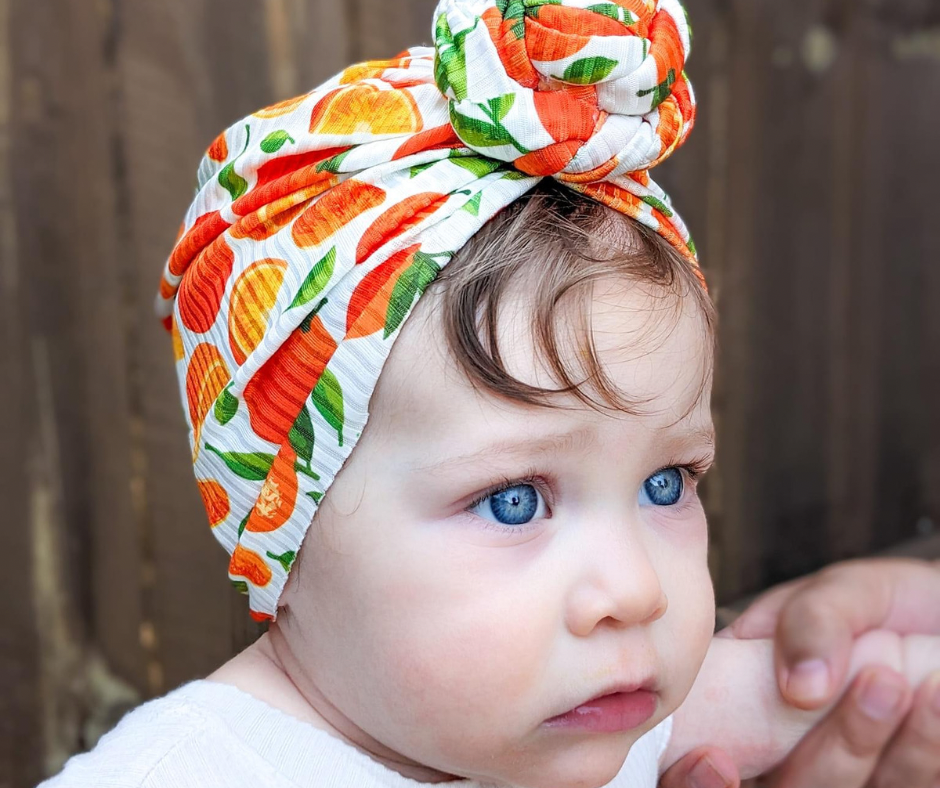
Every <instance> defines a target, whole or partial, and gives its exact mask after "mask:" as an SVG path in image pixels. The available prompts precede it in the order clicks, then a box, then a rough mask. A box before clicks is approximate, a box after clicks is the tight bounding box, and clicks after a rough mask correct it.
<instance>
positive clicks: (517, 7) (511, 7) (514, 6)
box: [503, 0, 531, 41]
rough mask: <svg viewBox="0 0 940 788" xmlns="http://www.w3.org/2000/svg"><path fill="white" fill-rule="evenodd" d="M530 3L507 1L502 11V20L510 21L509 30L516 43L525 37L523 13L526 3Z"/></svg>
mask: <svg viewBox="0 0 940 788" xmlns="http://www.w3.org/2000/svg"><path fill="white" fill-rule="evenodd" d="M530 1H531V0H509V2H508V3H506V7H505V9H504V10H503V19H509V20H512V27H510V28H509V30H510V32H511V33H512V34H513V36H514V37H515V38H516V40H517V41H521V40H522V39H523V38H524V37H525V11H526V5H527V2H530Z"/></svg>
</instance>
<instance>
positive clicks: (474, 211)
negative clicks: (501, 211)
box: [461, 192, 483, 216]
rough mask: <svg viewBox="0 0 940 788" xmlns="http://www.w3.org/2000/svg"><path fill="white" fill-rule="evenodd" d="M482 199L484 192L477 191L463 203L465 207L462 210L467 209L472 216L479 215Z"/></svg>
mask: <svg viewBox="0 0 940 788" xmlns="http://www.w3.org/2000/svg"><path fill="white" fill-rule="evenodd" d="M482 199H483V192H477V193H476V194H474V195H473V197H471V198H470V199H469V200H467V201H466V202H465V203H464V204H463V208H462V209H461V210H464V211H466V212H467V213H469V214H470V215H471V216H479V215H480V200H482Z"/></svg>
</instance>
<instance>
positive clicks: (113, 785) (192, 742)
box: [40, 681, 672, 788]
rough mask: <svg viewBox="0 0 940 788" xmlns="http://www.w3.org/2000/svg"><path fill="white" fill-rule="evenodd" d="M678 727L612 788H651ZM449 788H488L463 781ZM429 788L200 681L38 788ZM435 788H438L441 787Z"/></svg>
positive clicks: (665, 726) (631, 760) (658, 735)
mask: <svg viewBox="0 0 940 788" xmlns="http://www.w3.org/2000/svg"><path fill="white" fill-rule="evenodd" d="M671 731H672V718H671V717H669V718H667V719H666V720H665V721H664V722H663V723H662V724H660V725H659V726H658V727H657V728H655V729H654V730H652V731H650V733H648V734H647V735H646V736H644V737H643V738H642V739H640V740H639V741H638V742H637V743H636V744H635V745H634V746H633V748H632V749H631V751H630V755H629V757H628V758H627V761H626V763H624V766H623V769H621V771H620V774H619V775H618V776H617V778H616V779H615V780H614V781H613V782H611V783H610V785H611V786H613V787H615V788H655V786H656V782H657V778H658V772H659V759H660V757H661V755H662V753H663V752H664V751H665V749H666V745H667V744H668V742H669V735H670V733H671ZM443 785H444V786H459V787H460V788H483V786H482V785H481V784H480V783H477V782H473V781H470V780H460V781H457V782H453V783H444V784H443ZM240 786H246V788H247V787H248V786H250V787H251V788H301V787H302V788H353V787H355V788H430V784H428V783H420V782H416V781H415V780H410V779H407V778H405V777H402V776H401V775H400V774H398V773H397V772H394V771H392V770H391V769H388V768H386V767H385V766H383V765H382V764H380V763H378V762H376V761H374V760H372V758H370V757H369V756H368V755H366V754H365V753H363V752H361V751H359V750H357V749H356V748H354V747H351V746H350V745H348V744H346V743H345V742H343V741H341V740H340V739H338V738H336V737H334V736H332V735H330V734H328V733H326V732H325V731H322V730H320V729H318V728H315V727H314V726H313V725H310V724H309V723H307V722H304V721H302V720H298V719H296V718H294V717H291V716H289V715H288V714H285V713H284V712H282V711H279V710H278V709H275V708H272V707H271V706H269V705H267V704H266V703H264V702H262V701H260V700H257V699H256V698H254V697H252V696H251V695H248V694H246V693H244V692H242V691H241V690H239V689H237V688H235V687H232V686H229V685H227V684H219V683H216V682H212V681H194V682H191V683H189V684H186V685H184V686H182V687H180V688H179V689H177V690H175V691H174V692H171V693H170V694H169V695H166V696H165V697H162V698H157V699H156V700H152V701H150V702H148V703H145V704H143V705H142V706H140V707H138V708H137V709H135V710H134V711H132V712H130V713H129V714H127V716H125V717H124V719H123V720H121V722H120V723H119V724H118V725H117V727H116V728H115V729H114V730H113V731H111V732H110V733H109V734H107V735H106V736H105V737H104V738H102V739H101V741H100V742H99V743H98V746H97V747H95V749H94V750H92V751H91V752H89V753H85V754H83V755H76V756H75V757H74V758H72V759H71V760H70V761H69V762H68V763H67V764H66V765H65V768H64V769H63V771H62V772H61V773H60V774H59V775H57V776H56V777H53V778H52V779H50V780H47V781H46V782H44V783H42V785H41V786H40V788H239V787H240ZM435 788H441V784H438V785H437V786H436V787H435Z"/></svg>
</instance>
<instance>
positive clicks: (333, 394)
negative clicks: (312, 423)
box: [311, 369, 345, 446]
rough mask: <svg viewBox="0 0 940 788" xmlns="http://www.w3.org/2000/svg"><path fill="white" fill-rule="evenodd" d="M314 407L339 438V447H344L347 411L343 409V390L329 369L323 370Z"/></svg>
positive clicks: (314, 397) (316, 389)
mask: <svg viewBox="0 0 940 788" xmlns="http://www.w3.org/2000/svg"><path fill="white" fill-rule="evenodd" d="M311 396H312V398H313V404H314V407H316V409H317V410H318V411H320V415H321V416H323V418H324V419H326V423H327V424H329V425H330V426H331V427H332V428H333V429H334V430H336V434H337V435H338V436H339V445H340V446H342V445H343V423H344V421H345V409H344V407H343V388H342V386H340V384H339V381H338V380H337V379H336V375H334V374H333V373H332V372H330V371H329V370H328V369H325V370H323V374H322V375H320V379H319V380H318V381H317V385H316V387H315V388H314V390H313V394H312V395H311Z"/></svg>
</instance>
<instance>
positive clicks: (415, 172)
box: [408, 161, 437, 178]
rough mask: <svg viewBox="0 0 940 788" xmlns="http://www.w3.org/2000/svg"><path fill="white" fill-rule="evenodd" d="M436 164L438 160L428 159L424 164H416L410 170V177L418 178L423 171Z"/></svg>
mask: <svg viewBox="0 0 940 788" xmlns="http://www.w3.org/2000/svg"><path fill="white" fill-rule="evenodd" d="M435 164H437V162H436V161H428V162H425V163H424V164H416V165H415V166H414V167H412V168H411V169H410V170H408V177H409V178H417V177H418V176H419V175H420V174H421V173H422V172H424V171H425V170H426V169H428V168H429V167H433V166H434V165H435Z"/></svg>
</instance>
